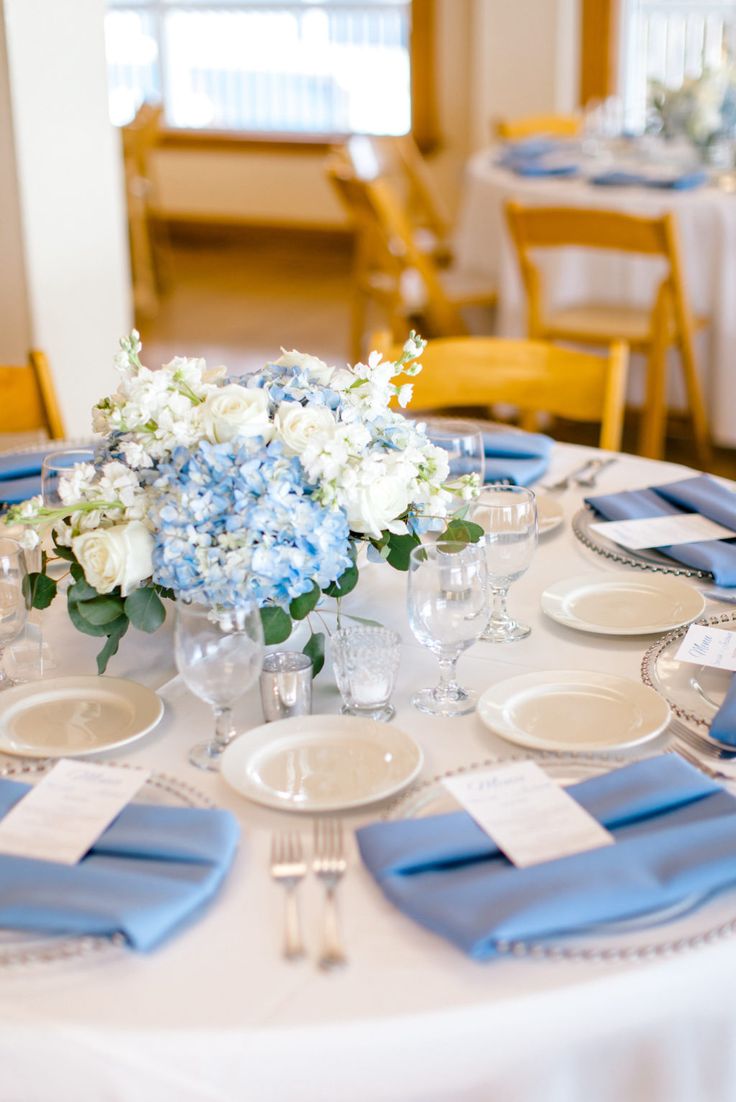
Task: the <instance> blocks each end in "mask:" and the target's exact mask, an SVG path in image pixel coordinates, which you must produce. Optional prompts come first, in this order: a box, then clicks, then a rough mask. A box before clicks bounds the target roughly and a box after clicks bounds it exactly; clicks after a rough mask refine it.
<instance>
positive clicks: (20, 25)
mask: <svg viewBox="0 0 736 1102" xmlns="http://www.w3.org/2000/svg"><path fill="white" fill-rule="evenodd" d="M104 9H105V2H104V0H0V14H2V17H3V20H4V26H5V36H6V43H7V63H8V64H7V79H8V83H9V87H10V101H11V111H12V127H13V133H14V143H15V160H16V167H17V173H16V183H17V193H18V196H19V205H20V218H21V226H22V245H23V258H24V265H25V270H26V278H27V286H26V290H25V300H26V309H27V311H28V315H29V318H30V334H29V336H30V341H31V343H33V344H34V345H36V346H38V347H39V348H42V349H44V351H46V352H47V353H48V356H49V359H50V362H51V368H52V371H53V374H54V379H55V382H56V386H57V390H58V393H59V399H60V402H61V407H62V411H63V414H64V418H65V420H66V427H67V431H68V432H69V434H70V435H79V434H84V433H85V432H88V431H89V427H90V420H89V410H90V407H91V406H92V405H93V404H94V402H95V401H96V400H97V399H98V398H99V397H101V396H102V395H104V394H106V393H108V392H109V391H110V389H111V388H113V387H114V385H115V373H114V370H113V368H112V357H113V355H114V353H115V350H116V347H117V341H118V338H119V337H120V335H121V334H122V333H124V332H126V331H127V330H128V329H129V328H130V325H131V317H132V313H131V306H130V292H129V275H128V259H127V242H126V228H125V220H124V198H123V184H122V169H121V160H120V155H119V148H118V142H119V136H118V135H117V133H116V132H115V131H114V130H113V129H112V127H111V126H110V123H109V120H108V115H107V88H106V80H107V77H106V68H105V51H104V36H103V16H104ZM4 75H5V74H3V76H4ZM1 95H2V93H1V92H0V96H1ZM0 141H2V131H0ZM4 167H7V166H4ZM0 187H2V185H1V184H0ZM0 197H2V198H4V193H3V192H2V191H0ZM16 252H17V250H16ZM17 259H18V258H17V255H16V260H17ZM3 300H4V295H3ZM9 344H10V342H9V341H8V346H9ZM6 358H7V355H6V336H5V333H0V360H2V359H6Z"/></svg>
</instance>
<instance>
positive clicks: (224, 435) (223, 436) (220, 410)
mask: <svg viewBox="0 0 736 1102" xmlns="http://www.w3.org/2000/svg"><path fill="white" fill-rule="evenodd" d="M201 418H202V427H203V429H204V432H205V435H206V436H207V439H208V440H210V441H211V442H212V443H213V444H222V443H223V442H224V441H226V440H232V439H233V438H234V437H235V436H249V437H250V436H262V437H263V439H264V440H266V441H268V440H270V439H271V437H272V436H273V425H272V424H271V421H270V420H269V416H268V395H267V394H266V392H265V391H263V390H255V389H247V388H246V387H244V386H240V385H239V384H238V383H230V384H229V385H228V386H223V387H219V388H218V389H217V390H215V391H213V392H212V393H211V394H209V395H208V396H207V400H206V401H205V403H204V405H203V406H202V407H201Z"/></svg>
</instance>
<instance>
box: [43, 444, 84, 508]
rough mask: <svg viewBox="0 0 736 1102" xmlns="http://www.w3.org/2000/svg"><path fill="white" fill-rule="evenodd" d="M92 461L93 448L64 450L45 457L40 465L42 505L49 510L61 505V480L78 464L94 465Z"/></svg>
mask: <svg viewBox="0 0 736 1102" xmlns="http://www.w3.org/2000/svg"><path fill="white" fill-rule="evenodd" d="M94 461H95V451H94V448H65V449H63V450H62V451H58V452H51V453H50V454H49V455H47V456H46V457H45V458H44V460H43V463H42V464H41V496H42V497H43V503H44V505H45V506H46V507H47V508H49V509H56V508H58V506H60V505H63V502H62V500H61V497H60V495H59V483H60V481H61V479H62V478H68V477H69V475H70V474H71V473H72V470H73V468H74V467H76V466H77V465H78V464H79V463H91V464H94Z"/></svg>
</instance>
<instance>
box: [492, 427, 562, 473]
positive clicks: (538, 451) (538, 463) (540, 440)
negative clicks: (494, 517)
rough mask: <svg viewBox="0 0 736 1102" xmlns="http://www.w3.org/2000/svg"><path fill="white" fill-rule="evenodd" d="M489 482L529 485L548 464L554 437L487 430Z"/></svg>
mask: <svg viewBox="0 0 736 1102" xmlns="http://www.w3.org/2000/svg"><path fill="white" fill-rule="evenodd" d="M483 445H484V448H485V456H486V462H485V476H484V479H485V481H486V482H511V483H512V484H514V485H516V486H529V485H530V483H532V482H535V481H536V480H537V479H538V478H541V477H542V475H543V474H544V472H545V471H546V470H547V467H548V466H549V460H550V455H551V453H552V448H553V447H554V440H552V439H551V437H549V436H544V435H543V434H542V433H539V432H518V431H517V432H484V433H483Z"/></svg>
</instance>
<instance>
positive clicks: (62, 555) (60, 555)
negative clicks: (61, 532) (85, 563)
mask: <svg viewBox="0 0 736 1102" xmlns="http://www.w3.org/2000/svg"><path fill="white" fill-rule="evenodd" d="M52 541H53V544H54V554H55V555H56V557H57V559H66V561H67V562H76V561H77V560H76V556H75V554H74V552H73V551H72V549H71V547H62V546H61V544H59V543H57V542H56V536H55V535H54V536H53V537H52Z"/></svg>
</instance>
